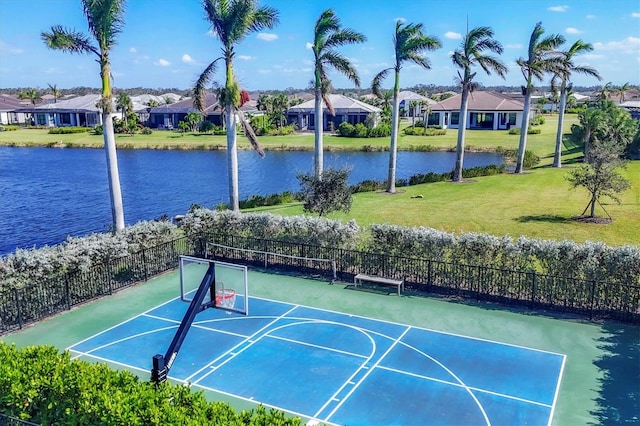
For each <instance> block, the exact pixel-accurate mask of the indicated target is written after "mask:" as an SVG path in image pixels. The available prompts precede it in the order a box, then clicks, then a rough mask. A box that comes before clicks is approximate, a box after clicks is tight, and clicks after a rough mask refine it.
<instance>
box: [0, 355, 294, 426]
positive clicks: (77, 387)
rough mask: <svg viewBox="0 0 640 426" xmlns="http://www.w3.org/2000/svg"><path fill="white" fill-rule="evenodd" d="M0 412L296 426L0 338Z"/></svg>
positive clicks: (62, 418) (61, 421) (67, 421)
mask: <svg viewBox="0 0 640 426" xmlns="http://www.w3.org/2000/svg"><path fill="white" fill-rule="evenodd" d="M0 395H1V396H2V397H0V413H3V414H6V415H9V416H12V417H16V418H19V419H22V420H28V421H30V422H36V423H39V424H43V425H48V424H56V425H205V424H206V425H267V424H268V425H300V424H301V421H300V419H299V418H286V417H285V415H284V413H283V412H282V411H277V410H268V411H267V410H266V409H265V408H264V407H262V406H260V407H258V408H256V409H255V410H251V411H242V412H241V413H238V412H236V411H235V410H234V409H233V408H232V407H231V406H230V405H229V404H226V403H222V402H209V401H207V400H206V399H205V397H204V394H203V392H201V391H200V392H192V391H191V389H190V388H189V387H187V386H183V385H173V384H170V383H163V384H162V385H160V386H156V385H153V384H151V383H149V382H145V381H142V380H141V379H140V378H139V377H137V376H136V375H134V374H133V373H131V372H128V371H115V370H112V369H110V368H109V367H108V366H107V365H105V364H91V363H88V362H85V361H76V360H74V361H72V360H71V358H70V356H69V353H68V352H64V353H58V351H57V349H55V348H54V347H52V346H31V347H27V348H23V349H18V348H16V347H15V346H14V345H7V344H5V343H3V342H0Z"/></svg>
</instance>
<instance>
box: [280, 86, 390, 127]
mask: <svg viewBox="0 0 640 426" xmlns="http://www.w3.org/2000/svg"><path fill="white" fill-rule="evenodd" d="M328 96H329V101H330V102H331V105H332V106H333V109H334V110H335V113H336V115H335V116H332V115H331V114H330V113H329V110H328V108H327V107H326V106H325V105H324V101H323V102H322V111H323V114H322V123H323V124H322V127H323V129H325V130H329V131H330V130H332V129H337V128H338V126H339V125H340V123H342V122H345V121H346V122H348V123H350V124H353V125H355V124H358V123H364V122H365V120H367V118H368V117H370V116H371V118H372V120H373V121H372V124H373V126H376V125H377V124H378V122H379V121H380V113H381V112H382V110H381V109H380V108H378V107H375V106H373V105H369V104H367V103H364V102H361V101H358V100H355V99H353V98H349V97H347V96H344V95H334V94H330V95H328ZM287 123H289V124H291V123H297V125H298V130H301V131H304V130H315V99H311V100H308V101H306V102H303V103H301V104H299V105H295V106H292V107H291V108H289V109H288V110H287Z"/></svg>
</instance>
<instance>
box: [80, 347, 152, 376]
mask: <svg viewBox="0 0 640 426" xmlns="http://www.w3.org/2000/svg"><path fill="white" fill-rule="evenodd" d="M70 352H76V353H77V354H78V355H77V356H75V357H73V358H72V359H77V358H78V357H81V356H87V357H89V358H95V359H97V360H99V361H104V362H107V363H110V364H116V365H121V366H123V367H126V368H131V369H132V370H138V371H144V372H145V373H149V372H150V370H145V369H144V368H140V367H136V366H133V365H129V364H126V363H124V362H119V361H114V360H112V359H108V358H103V357H101V356H97V355H93V354H90V353H85V352H80V351H76V350H73V349H71V350H70Z"/></svg>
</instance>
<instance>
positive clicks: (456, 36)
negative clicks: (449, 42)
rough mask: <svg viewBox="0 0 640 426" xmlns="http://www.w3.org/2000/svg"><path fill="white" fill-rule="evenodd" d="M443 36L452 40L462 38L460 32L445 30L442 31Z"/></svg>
mask: <svg viewBox="0 0 640 426" xmlns="http://www.w3.org/2000/svg"><path fill="white" fill-rule="evenodd" d="M444 36H445V37H446V38H450V39H453V40H460V39H461V38H462V34H460V33H454V32H453V31H447V32H446V33H444Z"/></svg>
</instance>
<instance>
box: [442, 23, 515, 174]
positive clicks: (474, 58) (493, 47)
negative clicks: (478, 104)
mask: <svg viewBox="0 0 640 426" xmlns="http://www.w3.org/2000/svg"><path fill="white" fill-rule="evenodd" d="M484 52H494V53H497V54H501V53H502V45H501V44H500V42H498V41H496V40H494V39H493V30H492V29H491V27H477V28H474V29H472V30H471V31H467V34H466V35H465V37H464V39H463V40H462V43H461V44H460V48H459V49H457V50H456V51H455V52H453V54H452V55H451V60H452V61H453V65H455V66H457V67H458V68H460V70H461V71H462V73H461V72H460V71H458V78H459V80H460V84H461V85H462V96H461V100H460V123H459V126H458V143H457V145H456V166H455V169H454V172H453V181H454V182H462V167H463V163H464V142H465V134H466V131H467V108H468V104H469V93H471V92H472V91H473V90H474V89H475V87H476V84H477V83H475V82H474V81H473V78H474V77H475V76H476V74H477V73H475V72H471V67H473V66H475V65H480V67H481V68H482V69H483V70H484V71H485V72H486V73H487V74H488V75H491V72H492V71H494V72H495V73H496V74H498V75H499V76H500V77H502V78H504V77H505V75H506V73H507V67H506V66H505V65H504V64H503V63H502V62H500V60H499V59H497V58H495V57H494V56H490V55H485V54H484Z"/></svg>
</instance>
